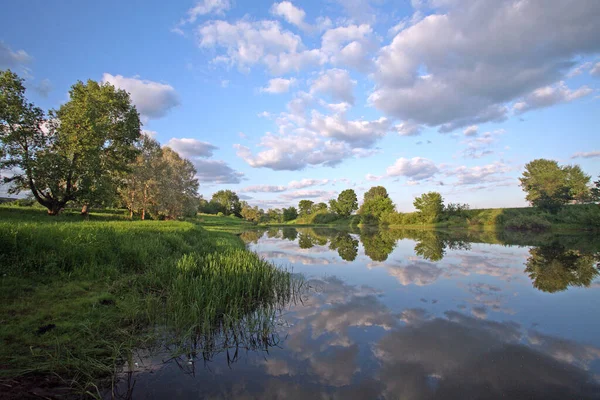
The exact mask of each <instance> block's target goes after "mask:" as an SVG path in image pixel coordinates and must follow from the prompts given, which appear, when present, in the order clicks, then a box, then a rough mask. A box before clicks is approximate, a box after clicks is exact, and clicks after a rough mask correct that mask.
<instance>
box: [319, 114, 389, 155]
mask: <svg viewBox="0 0 600 400" xmlns="http://www.w3.org/2000/svg"><path fill="white" fill-rule="evenodd" d="M310 128H311V129H313V130H314V131H315V132H317V133H318V134H320V135H322V136H325V137H329V138H335V139H338V140H341V141H344V142H347V143H349V144H351V145H353V146H355V147H365V148H368V147H371V146H372V145H373V144H375V142H377V141H378V140H379V139H381V138H382V137H384V136H385V135H386V134H387V132H388V131H389V130H390V128H391V122H390V121H389V120H388V119H387V118H385V117H381V118H379V119H378V120H374V121H366V120H355V121H348V120H347V119H346V117H345V116H344V115H343V114H333V115H327V116H325V115H322V114H320V113H318V112H316V111H313V115H312V119H311V123H310Z"/></svg>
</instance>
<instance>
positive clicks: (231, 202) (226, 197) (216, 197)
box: [211, 190, 242, 216]
mask: <svg viewBox="0 0 600 400" xmlns="http://www.w3.org/2000/svg"><path fill="white" fill-rule="evenodd" d="M211 202H213V203H214V204H215V206H216V207H217V208H218V211H220V212H222V213H223V214H225V215H231V214H233V215H237V216H241V214H240V213H241V211H242V204H241V203H240V198H239V197H238V195H237V194H236V193H235V192H234V191H231V190H219V191H218V192H216V193H214V194H213V195H212V199H211Z"/></svg>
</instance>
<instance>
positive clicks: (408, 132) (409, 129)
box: [394, 121, 423, 136]
mask: <svg viewBox="0 0 600 400" xmlns="http://www.w3.org/2000/svg"><path fill="white" fill-rule="evenodd" d="M394 129H395V130H396V132H398V135H400V136H418V135H420V134H421V131H423V127H422V126H421V125H419V124H415V123H414V122H409V121H404V122H402V123H400V124H398V125H396V126H395V127H394Z"/></svg>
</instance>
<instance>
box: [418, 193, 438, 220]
mask: <svg viewBox="0 0 600 400" xmlns="http://www.w3.org/2000/svg"><path fill="white" fill-rule="evenodd" d="M413 205H414V206H415V208H416V209H417V211H418V215H419V219H420V220H421V222H425V223H434V222H437V221H438V220H439V219H440V216H441V215H442V212H443V211H444V199H443V198H442V195H441V194H439V193H438V192H428V193H425V194H422V195H421V196H419V197H417V198H416V199H415V200H414V201H413Z"/></svg>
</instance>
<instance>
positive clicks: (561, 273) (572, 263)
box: [525, 243, 599, 293]
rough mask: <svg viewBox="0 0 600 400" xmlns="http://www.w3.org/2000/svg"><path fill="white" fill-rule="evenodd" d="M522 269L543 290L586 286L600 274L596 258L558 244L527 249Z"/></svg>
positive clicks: (556, 290)
mask: <svg viewBox="0 0 600 400" xmlns="http://www.w3.org/2000/svg"><path fill="white" fill-rule="evenodd" d="M529 254H530V256H529V258H528V259H527V262H526V265H527V267H526V268H525V272H527V274H528V275H529V277H530V278H531V280H532V281H533V286H535V287H536V288H537V289H539V290H542V291H544V292H550V293H554V292H559V291H563V290H566V289H567V288H568V287H569V286H586V287H587V286H589V285H590V284H591V283H592V281H593V280H594V278H596V277H597V276H598V275H599V271H598V266H597V265H596V263H597V261H598V260H596V258H595V257H594V256H592V255H589V254H582V253H581V252H579V251H577V250H567V249H566V248H565V247H564V246H563V245H561V244H559V243H552V244H550V245H545V246H540V247H534V248H532V249H531V250H529Z"/></svg>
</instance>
